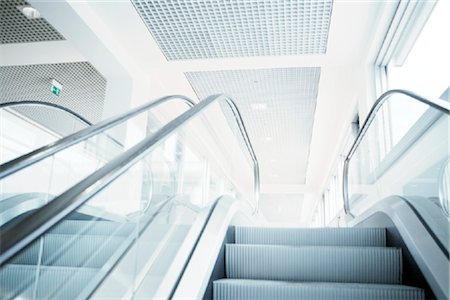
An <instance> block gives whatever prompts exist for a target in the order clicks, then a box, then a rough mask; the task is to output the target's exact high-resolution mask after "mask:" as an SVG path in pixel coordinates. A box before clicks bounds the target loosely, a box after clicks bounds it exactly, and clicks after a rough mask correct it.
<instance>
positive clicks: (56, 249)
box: [11, 234, 124, 268]
mask: <svg viewBox="0 0 450 300" xmlns="http://www.w3.org/2000/svg"><path fill="white" fill-rule="evenodd" d="M123 241H124V238H123V237H107V236H98V235H65V234H48V235H45V236H44V240H43V245H42V251H43V252H42V253H43V255H42V264H43V265H47V266H50V265H52V266H53V265H54V266H73V267H89V268H100V267H102V266H103V264H104V263H105V262H106V261H107V260H108V259H109V258H110V257H111V255H112V254H113V253H114V252H115V251H116V250H117V248H118V247H119V246H120V245H121V243H122V242H123ZM39 250H40V240H37V241H36V242H34V243H33V244H31V245H30V246H29V247H28V248H27V249H25V250H24V251H23V252H21V253H20V254H19V255H17V256H16V257H14V258H13V259H12V260H11V263H13V264H27V265H35V264H37V262H38V257H39Z"/></svg>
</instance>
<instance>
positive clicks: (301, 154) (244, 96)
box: [186, 67, 320, 184]
mask: <svg viewBox="0 0 450 300" xmlns="http://www.w3.org/2000/svg"><path fill="white" fill-rule="evenodd" d="M186 77H187V78H188V80H189V82H190V84H191V85H192V87H193V89H194V90H195V92H196V93H197V95H198V97H199V98H200V99H204V98H206V97H207V96H209V95H213V94H221V93H224V94H226V95H229V96H231V98H232V99H233V100H234V101H235V102H236V104H237V105H238V107H239V110H240V111H241V113H242V117H243V119H244V122H245V124H246V126H247V129H248V132H249V136H250V139H251V141H252V144H253V146H254V148H255V152H256V155H257V156H258V159H259V161H260V164H261V165H260V168H261V174H262V176H261V178H262V183H263V184H281V183H283V184H304V183H305V181H306V171H307V166H308V159H309V149H310V144H311V136H312V129H313V123H314V112H315V107H316V101H317V93H318V87H319V79H320V68H318V67H311V68H275V69H252V70H225V71H208V72H190V73H186ZM255 107H256V108H257V109H258V111H257V113H255ZM262 107H264V109H260V108H262ZM224 111H225V112H226V113H227V114H228V117H229V118H228V120H230V123H231V124H230V126H231V128H232V129H234V130H237V128H236V127H235V126H233V124H234V123H233V122H232V121H233V115H232V114H231V112H230V111H229V110H228V109H224ZM235 134H236V136H237V137H239V134H238V133H237V132H236V133H235ZM241 145H242V147H245V146H244V144H243V143H241ZM243 151H244V150H243ZM273 162H276V163H273Z"/></svg>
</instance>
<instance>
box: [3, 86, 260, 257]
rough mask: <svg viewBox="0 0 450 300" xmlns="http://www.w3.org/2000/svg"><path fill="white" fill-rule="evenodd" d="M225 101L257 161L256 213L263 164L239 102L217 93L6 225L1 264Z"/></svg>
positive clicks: (255, 181) (255, 178)
mask: <svg viewBox="0 0 450 300" xmlns="http://www.w3.org/2000/svg"><path fill="white" fill-rule="evenodd" d="M219 101H225V102H226V103H227V104H228V106H229V107H230V109H231V110H232V112H233V114H234V117H235V120H236V122H237V124H238V126H239V129H240V133H241V135H242V137H243V138H244V141H245V144H246V147H247V150H248V151H249V153H250V156H251V158H252V160H253V164H254V165H253V170H254V173H253V174H254V189H255V190H254V193H255V206H254V209H255V212H257V211H258V206H259V191H260V180H259V164H258V160H257V158H256V155H255V153H254V150H253V147H252V145H251V143H250V139H249V137H248V133H247V130H246V128H245V125H244V122H243V120H242V117H241V114H240V113H239V110H238V108H237V106H236V104H235V103H234V102H233V101H232V100H231V99H230V98H228V97H227V96H224V95H214V96H210V97H208V98H206V99H205V100H203V101H201V102H200V103H198V104H197V105H195V106H194V107H192V108H191V109H189V110H188V111H186V112H184V113H183V114H181V115H179V116H178V117H176V118H175V119H173V120H172V121H170V122H169V123H167V124H166V125H164V126H163V127H162V128H161V129H160V130H158V131H157V132H155V133H154V134H152V135H150V136H148V137H146V138H145V139H143V140H142V141H141V142H139V143H138V144H136V145H134V146H133V147H132V148H130V149H128V150H127V151H126V152H124V153H122V154H120V155H118V156H117V157H116V158H114V159H113V160H111V161H110V162H108V163H107V164H105V165H104V166H103V167H101V168H100V169H98V170H97V171H95V172H94V173H92V174H91V175H89V176H88V177H86V178H85V179H83V180H82V181H80V182H79V183H77V184H76V185H74V186H72V187H71V188H69V189H68V190H66V191H65V192H64V193H62V194H60V195H59V196H57V197H55V198H54V199H53V200H52V201H50V202H49V203H47V204H46V205H45V206H43V207H41V208H40V209H38V210H36V211H34V212H32V213H30V214H29V215H28V216H26V217H24V218H23V220H22V221H21V222H20V223H18V224H14V225H12V226H11V227H8V228H5V230H3V231H2V232H0V241H2V243H0V265H2V264H3V263H4V262H6V261H7V260H8V259H9V258H11V257H12V256H14V255H15V254H16V253H17V252H19V251H20V250H21V249H23V248H24V247H25V246H27V245H28V244H30V243H31V242H32V241H34V240H35V239H36V238H38V237H39V236H41V235H42V234H44V233H45V232H46V231H47V230H49V229H50V228H51V227H52V226H54V225H56V224H57V223H58V222H59V221H61V220H62V219H63V218H64V217H66V216H67V215H68V214H70V213H71V212H73V211H74V210H76V209H77V208H78V207H80V206H81V205H83V204H84V203H85V202H86V201H88V200H89V199H90V198H91V197H92V196H94V195H96V194H97V193H99V192H100V191H101V190H103V189H104V188H105V187H106V186H107V185H108V184H109V183H111V182H112V181H114V180H115V179H116V178H118V177H119V176H120V175H122V174H123V173H125V172H126V171H127V170H128V169H129V168H130V167H131V166H133V165H134V164H135V163H137V162H138V161H140V159H141V158H143V157H144V156H145V155H147V154H148V153H149V152H151V151H152V150H153V149H155V147H157V146H158V145H159V144H160V143H162V142H163V141H164V140H166V139H167V138H168V137H169V136H170V135H171V134H172V133H173V132H174V131H175V130H177V129H178V128H179V127H180V126H181V125H183V124H185V123H186V122H188V121H189V120H191V119H193V118H194V117H196V116H197V115H198V114H200V113H201V112H202V111H203V110H204V109H205V108H206V107H208V106H210V105H211V104H212V103H215V102H219Z"/></svg>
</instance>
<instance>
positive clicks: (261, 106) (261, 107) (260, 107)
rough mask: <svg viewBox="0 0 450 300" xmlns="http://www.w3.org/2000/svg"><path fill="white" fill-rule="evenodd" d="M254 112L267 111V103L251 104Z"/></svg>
mask: <svg viewBox="0 0 450 300" xmlns="http://www.w3.org/2000/svg"><path fill="white" fill-rule="evenodd" d="M250 106H251V108H252V109H253V110H265V109H267V103H252V104H250Z"/></svg>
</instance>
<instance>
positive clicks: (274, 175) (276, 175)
mask: <svg viewBox="0 0 450 300" xmlns="http://www.w3.org/2000/svg"><path fill="white" fill-rule="evenodd" d="M272 177H280V175H278V174H272Z"/></svg>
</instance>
